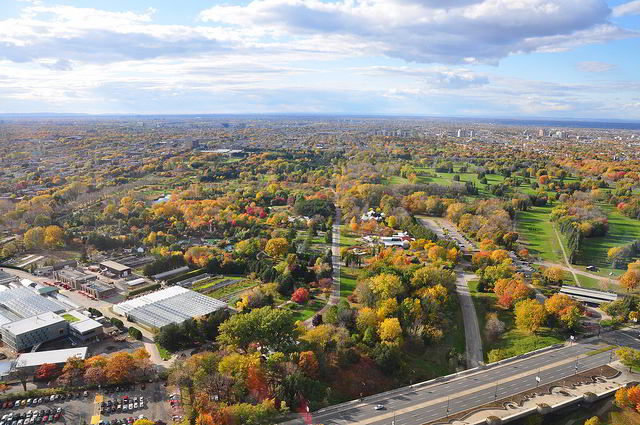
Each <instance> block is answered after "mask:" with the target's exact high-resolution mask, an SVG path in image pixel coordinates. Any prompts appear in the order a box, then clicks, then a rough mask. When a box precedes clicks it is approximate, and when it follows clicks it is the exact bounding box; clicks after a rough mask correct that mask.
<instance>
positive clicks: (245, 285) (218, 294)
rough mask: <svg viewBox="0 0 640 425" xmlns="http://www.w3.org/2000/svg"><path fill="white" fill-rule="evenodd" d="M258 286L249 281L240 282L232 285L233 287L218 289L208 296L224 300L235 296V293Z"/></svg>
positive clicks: (255, 282)
mask: <svg viewBox="0 0 640 425" xmlns="http://www.w3.org/2000/svg"><path fill="white" fill-rule="evenodd" d="M257 284H258V282H257V281H255V280H251V279H247V280H239V281H238V282H237V283H232V284H231V285H228V286H225V287H224V288H220V289H216V290H215V291H213V292H210V293H208V294H207V295H208V296H210V297H212V298H218V299H220V298H222V297H225V296H227V295H230V294H233V293H234V292H237V291H241V290H243V289H249V288H253V287H254V286H256V285H257Z"/></svg>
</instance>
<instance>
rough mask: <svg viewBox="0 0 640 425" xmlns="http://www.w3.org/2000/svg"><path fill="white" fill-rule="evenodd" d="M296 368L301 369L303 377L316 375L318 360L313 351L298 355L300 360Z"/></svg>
mask: <svg viewBox="0 0 640 425" xmlns="http://www.w3.org/2000/svg"><path fill="white" fill-rule="evenodd" d="M298 366H300V369H302V370H303V371H304V373H305V375H307V376H309V377H314V376H316V374H317V373H318V359H316V355H315V353H314V352H313V351H303V352H301V353H300V359H299V360H298Z"/></svg>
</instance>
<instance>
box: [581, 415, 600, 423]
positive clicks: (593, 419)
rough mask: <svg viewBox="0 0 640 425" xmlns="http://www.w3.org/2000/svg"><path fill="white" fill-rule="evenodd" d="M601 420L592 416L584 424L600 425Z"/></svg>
mask: <svg viewBox="0 0 640 425" xmlns="http://www.w3.org/2000/svg"><path fill="white" fill-rule="evenodd" d="M601 423H602V422H600V418H599V417H597V416H592V417H591V418H589V419H587V420H586V421H585V422H584V425H600V424H601Z"/></svg>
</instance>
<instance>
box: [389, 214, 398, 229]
mask: <svg viewBox="0 0 640 425" xmlns="http://www.w3.org/2000/svg"><path fill="white" fill-rule="evenodd" d="M397 222H398V219H397V218H396V216H395V215H390V216H389V217H388V218H387V225H388V226H389V227H391V228H392V229H395V227H396V224H397Z"/></svg>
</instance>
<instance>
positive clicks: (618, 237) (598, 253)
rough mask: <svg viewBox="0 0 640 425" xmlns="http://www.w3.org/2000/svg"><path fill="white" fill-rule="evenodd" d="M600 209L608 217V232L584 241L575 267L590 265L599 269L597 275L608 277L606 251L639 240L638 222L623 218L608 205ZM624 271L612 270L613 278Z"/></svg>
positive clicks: (639, 223) (639, 225) (639, 226)
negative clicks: (602, 235)
mask: <svg viewBox="0 0 640 425" xmlns="http://www.w3.org/2000/svg"><path fill="white" fill-rule="evenodd" d="M602 208H603V209H604V210H605V211H606V212H607V213H608V215H609V231H608V232H607V234H606V235H605V236H604V237H600V238H586V239H585V240H584V244H583V248H582V255H580V257H579V258H578V265H577V267H578V268H581V269H583V268H584V267H586V266H588V265H591V264H592V265H595V266H597V267H599V268H600V270H599V272H598V274H600V275H602V276H608V274H609V272H610V271H611V263H609V261H608V260H607V251H608V250H609V249H610V248H613V247H615V246H620V245H625V244H628V243H629V242H633V241H634V240H636V239H640V221H638V220H634V219H631V218H628V217H625V216H623V215H622V214H620V213H618V212H617V211H616V210H615V209H614V208H613V207H612V206H610V205H602ZM625 269H626V268H625ZM624 271H625V270H622V269H614V270H613V273H614V275H615V276H619V275H621V274H622V273H624Z"/></svg>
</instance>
